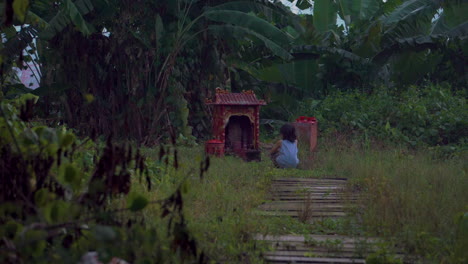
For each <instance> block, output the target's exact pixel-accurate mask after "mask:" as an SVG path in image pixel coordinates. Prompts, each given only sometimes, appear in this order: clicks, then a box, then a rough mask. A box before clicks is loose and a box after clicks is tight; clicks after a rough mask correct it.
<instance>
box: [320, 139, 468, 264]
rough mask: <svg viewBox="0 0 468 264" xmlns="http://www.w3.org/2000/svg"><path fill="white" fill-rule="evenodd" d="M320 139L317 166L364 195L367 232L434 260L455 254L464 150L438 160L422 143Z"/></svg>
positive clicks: (465, 203)
mask: <svg viewBox="0 0 468 264" xmlns="http://www.w3.org/2000/svg"><path fill="white" fill-rule="evenodd" d="M322 143H324V145H322V148H321V150H320V152H319V153H318V155H317V156H318V158H317V163H319V164H320V167H321V168H322V169H323V170H324V171H329V172H331V173H332V174H334V175H339V176H340V177H346V178H349V179H350V181H351V185H352V186H351V187H352V188H353V189H355V190H359V191H360V192H362V193H363V194H365V195H366V196H367V199H366V200H365V202H364V203H365V204H364V208H365V211H364V212H363V213H362V215H361V217H362V221H363V224H362V226H363V228H364V230H365V231H366V232H367V233H368V234H370V235H373V236H381V237H384V238H387V239H388V240H390V241H393V242H394V243H396V244H398V245H399V246H400V247H402V248H403V249H404V250H405V251H406V252H407V253H408V254H414V255H419V256H422V257H425V258H427V259H430V260H433V261H436V262H439V261H441V262H454V261H456V260H455V259H456V258H460V256H456V255H454V254H455V253H454V251H455V248H457V243H458V242H455V238H456V236H457V232H460V231H458V230H457V226H458V225H459V223H458V222H457V219H458V218H459V216H460V215H462V214H463V213H465V212H467V211H468V192H467V190H468V177H467V170H468V166H467V164H468V159H467V156H466V155H465V156H460V157H458V158H455V159H443V160H441V159H434V153H433V152H431V151H428V150H424V149H421V150H419V151H415V150H411V151H410V150H408V149H405V148H391V149H386V148H385V147H381V146H375V147H373V146H370V147H369V146H367V147H366V148H361V147H358V146H355V145H352V144H351V145H350V144H345V143H343V142H336V143H330V142H322ZM464 239H465V240H466V239H468V237H465V238H464ZM465 243H466V242H465ZM465 257H466V255H465ZM465 260H467V259H465Z"/></svg>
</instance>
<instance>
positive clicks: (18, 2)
mask: <svg viewBox="0 0 468 264" xmlns="http://www.w3.org/2000/svg"><path fill="white" fill-rule="evenodd" d="M28 6H29V0H14V1H13V11H14V12H15V15H16V16H17V17H18V19H19V20H20V21H21V22H23V21H24V19H25V16H26V10H27V9H28Z"/></svg>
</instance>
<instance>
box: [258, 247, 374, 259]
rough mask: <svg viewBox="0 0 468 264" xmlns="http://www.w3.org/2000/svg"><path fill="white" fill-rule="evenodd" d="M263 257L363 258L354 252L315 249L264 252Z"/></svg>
mask: <svg viewBox="0 0 468 264" xmlns="http://www.w3.org/2000/svg"><path fill="white" fill-rule="evenodd" d="M264 256H290V257H293V256H296V257H314V258H319V257H320V258H327V257H333V258H363V257H365V256H363V255H361V256H359V255H356V254H355V253H354V251H348V252H327V251H321V252H318V251H317V250H316V249H313V250H309V251H289V250H276V251H272V252H265V253H264Z"/></svg>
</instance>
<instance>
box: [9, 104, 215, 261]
mask: <svg viewBox="0 0 468 264" xmlns="http://www.w3.org/2000/svg"><path fill="white" fill-rule="evenodd" d="M36 100H37V97H34V96H32V95H25V96H23V97H21V98H20V99H19V100H15V101H10V102H8V101H6V100H4V101H2V102H1V104H0V113H1V117H0V142H1V143H0V155H1V159H0V171H1V173H0V180H1V183H2V184H1V185H0V212H1V214H0V237H1V242H0V253H1V254H0V262H2V263H50V262H54V263H55V262H60V263H77V262H78V261H79V260H80V259H81V257H82V256H84V255H85V254H87V253H89V252H94V251H97V252H99V258H100V259H101V260H107V259H110V258H112V257H119V258H123V259H126V260H127V261H131V263H154V262H155V261H156V262H164V263H174V261H176V262H177V261H183V260H187V261H188V260H192V261H195V260H199V261H200V262H201V263H203V262H204V261H205V260H204V259H203V256H202V255H203V254H202V253H201V251H200V250H199V249H198V248H197V244H196V242H195V240H194V239H193V238H192V236H191V234H189V233H188V230H187V228H186V221H185V218H184V214H183V202H182V196H181V190H180V189H177V190H175V192H174V193H173V194H171V195H169V196H168V197H165V198H164V199H161V200H158V201H151V202H150V201H148V199H147V198H146V197H145V196H143V195H142V194H141V193H137V192H135V191H132V192H131V190H133V189H135V188H134V187H132V182H133V181H136V180H137V179H138V178H140V179H139V180H140V183H141V182H142V180H143V177H144V178H145V183H146V184H143V183H141V184H142V185H141V186H143V185H146V188H149V189H151V179H150V174H149V171H148V169H147V168H146V161H145V158H144V157H143V156H142V155H141V154H140V152H139V150H135V149H133V148H132V147H130V146H129V145H126V146H125V145H123V146H122V145H119V144H115V143H114V142H113V141H112V140H111V139H109V140H108V142H107V143H106V145H105V146H104V147H103V148H101V147H96V146H95V143H94V142H92V141H90V140H89V139H86V140H79V139H78V138H77V137H76V136H75V134H74V133H73V132H71V131H70V130H67V129H66V128H64V127H61V128H55V129H54V128H49V127H45V126H40V125H34V124H33V123H30V122H28V119H29V118H30V115H31V113H32V107H33V105H34V101H36ZM18 109H21V110H20V111H19V110H18ZM162 149H163V148H162ZM165 152H166V153H163V154H161V156H160V159H164V160H168V155H172V152H171V153H168V152H167V150H166V151H165ZM174 155H176V153H174ZM206 167H207V166H205V167H204V168H202V172H203V170H205V169H206ZM151 175H153V174H151ZM125 198H126V199H127V202H126V206H125V204H124V205H123V206H122V205H121V203H119V205H118V206H116V204H115V201H124V200H125ZM150 203H153V204H159V206H160V207H159V208H161V211H162V214H161V216H158V217H160V218H161V219H166V222H165V223H166V225H167V227H166V229H165V232H164V233H162V234H161V233H160V232H159V231H160V230H158V228H157V227H155V226H147V225H146V223H145V219H144V218H142V217H141V214H140V211H141V210H142V209H144V208H145V207H146V206H147V205H149V204H150Z"/></svg>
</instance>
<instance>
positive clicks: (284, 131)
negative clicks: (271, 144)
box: [280, 124, 296, 142]
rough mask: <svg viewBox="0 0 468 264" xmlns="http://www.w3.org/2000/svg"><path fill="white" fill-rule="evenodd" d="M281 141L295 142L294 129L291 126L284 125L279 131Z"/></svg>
mask: <svg viewBox="0 0 468 264" xmlns="http://www.w3.org/2000/svg"><path fill="white" fill-rule="evenodd" d="M280 133H281V135H283V140H289V141H291V142H294V141H296V129H295V128H294V126H293V125H291V124H285V125H283V126H282V127H281V129H280Z"/></svg>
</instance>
